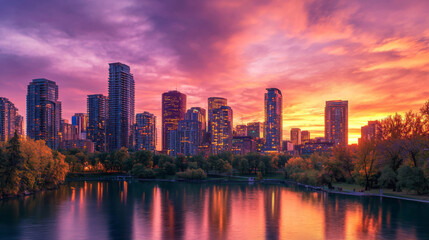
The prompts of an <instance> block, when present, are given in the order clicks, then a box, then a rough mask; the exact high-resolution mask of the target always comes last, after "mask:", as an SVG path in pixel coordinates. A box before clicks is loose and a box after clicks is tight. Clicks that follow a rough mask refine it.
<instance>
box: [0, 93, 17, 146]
mask: <svg viewBox="0 0 429 240" xmlns="http://www.w3.org/2000/svg"><path fill="white" fill-rule="evenodd" d="M15 131H16V133H17V134H18V135H22V116H21V115H19V114H18V109H17V108H16V107H15V105H14V104H13V103H12V102H11V101H9V99H7V98H4V97H0V142H7V141H9V139H10V138H12V137H13V136H14V134H15Z"/></svg>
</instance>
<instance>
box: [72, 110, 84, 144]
mask: <svg viewBox="0 0 429 240" xmlns="http://www.w3.org/2000/svg"><path fill="white" fill-rule="evenodd" d="M72 124H73V125H74V126H76V127H77V131H78V133H79V137H78V138H79V139H86V134H87V133H86V129H87V127H88V114H86V113H75V114H74V115H73V116H72Z"/></svg>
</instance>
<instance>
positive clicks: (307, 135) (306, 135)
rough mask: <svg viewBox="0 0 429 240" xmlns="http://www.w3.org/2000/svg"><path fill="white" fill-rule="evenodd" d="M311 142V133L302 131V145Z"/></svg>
mask: <svg viewBox="0 0 429 240" xmlns="http://www.w3.org/2000/svg"><path fill="white" fill-rule="evenodd" d="M309 141H310V131H301V144H305V143H308V142H309Z"/></svg>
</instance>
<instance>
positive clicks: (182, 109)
mask: <svg viewBox="0 0 429 240" xmlns="http://www.w3.org/2000/svg"><path fill="white" fill-rule="evenodd" d="M185 113H186V95H185V94H183V93H181V92H178V91H169V92H166V93H163V94H162V150H163V151H166V152H168V151H169V150H171V149H172V148H170V131H172V130H177V129H178V127H179V121H181V120H184V119H185Z"/></svg>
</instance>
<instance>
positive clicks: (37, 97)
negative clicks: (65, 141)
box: [27, 78, 61, 149]
mask: <svg viewBox="0 0 429 240" xmlns="http://www.w3.org/2000/svg"><path fill="white" fill-rule="evenodd" d="M60 128H61V102H60V101H58V86H57V84H56V83H55V82H54V81H51V80H48V79H45V78H40V79H34V80H33V81H32V82H31V83H30V84H29V85H28V88H27V136H28V137H29V138H32V139H34V140H44V141H45V142H46V145H47V146H48V147H50V148H52V149H57V148H58V146H59V141H60V139H59V132H60Z"/></svg>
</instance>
